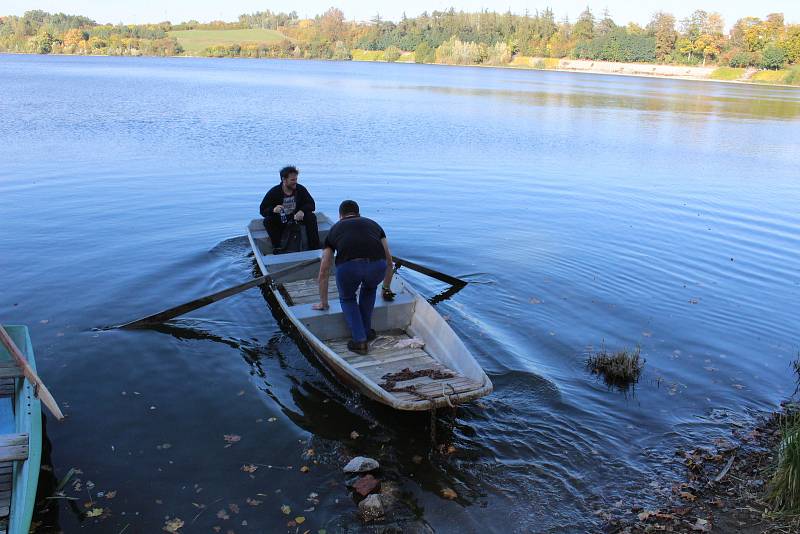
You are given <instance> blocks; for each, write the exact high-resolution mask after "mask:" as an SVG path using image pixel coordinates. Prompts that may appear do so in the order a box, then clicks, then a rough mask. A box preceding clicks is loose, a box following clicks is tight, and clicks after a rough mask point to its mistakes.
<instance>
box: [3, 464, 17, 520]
mask: <svg viewBox="0 0 800 534" xmlns="http://www.w3.org/2000/svg"><path fill="white" fill-rule="evenodd" d="M13 476H14V464H12V463H11V462H4V463H0V518H3V519H6V523H5V525H3V524H2V523H0V532H4V531H5V530H6V529H7V528H8V520H7V517H8V513H9V510H10V509H11V484H12V480H13Z"/></svg>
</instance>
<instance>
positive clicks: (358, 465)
mask: <svg viewBox="0 0 800 534" xmlns="http://www.w3.org/2000/svg"><path fill="white" fill-rule="evenodd" d="M380 466H381V465H380V464H379V463H378V461H377V460H373V459H372V458H367V457H366V456H356V457H355V458H353V459H352V460H350V461H349V462H348V463H347V465H346V466H344V468H343V469H344V472H345V473H366V472H368V471H374V470H376V469H378V468H379V467H380Z"/></svg>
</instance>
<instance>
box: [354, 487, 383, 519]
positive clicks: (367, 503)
mask: <svg viewBox="0 0 800 534" xmlns="http://www.w3.org/2000/svg"><path fill="white" fill-rule="evenodd" d="M358 511H359V513H360V514H361V519H363V520H364V522H365V523H369V522H370V521H374V520H376V519H380V518H381V517H383V514H384V512H383V502H382V501H381V497H380V495H374V494H373V495H370V496H369V497H367V498H366V499H364V500H363V501H361V502H360V503H358Z"/></svg>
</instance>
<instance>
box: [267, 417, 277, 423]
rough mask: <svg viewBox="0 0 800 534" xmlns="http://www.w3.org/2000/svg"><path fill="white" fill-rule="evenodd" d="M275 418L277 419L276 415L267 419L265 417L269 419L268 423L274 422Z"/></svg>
mask: <svg viewBox="0 0 800 534" xmlns="http://www.w3.org/2000/svg"><path fill="white" fill-rule="evenodd" d="M277 420H278V418H277V417H270V418H269V419H267V421H269V422H270V423H274V422H275V421H277Z"/></svg>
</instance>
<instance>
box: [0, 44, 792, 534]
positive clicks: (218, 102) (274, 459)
mask: <svg viewBox="0 0 800 534" xmlns="http://www.w3.org/2000/svg"><path fill="white" fill-rule="evenodd" d="M0 95H1V96H0V116H2V117H3V120H2V122H1V123H0V161H2V165H0V199H1V200H0V268H1V269H2V274H3V277H4V283H3V288H2V291H0V315H1V316H2V320H3V322H5V323H27V324H29V325H30V326H31V329H32V336H33V341H34V345H35V348H36V354H37V363H38V367H39V369H40V371H41V374H42V376H43V378H44V379H45V381H46V382H47V383H48V385H49V386H50V389H51V391H52V392H53V394H54V395H55V397H56V398H57V399H58V400H59V401H60V402H61V403H62V405H63V406H64V411H65V412H66V413H67V414H68V418H67V420H66V421H65V422H63V423H55V422H53V421H49V424H48V433H49V437H50V439H51V441H52V445H53V448H52V460H53V465H54V469H55V474H56V476H59V477H60V476H63V475H64V474H65V473H66V471H67V470H68V469H69V468H70V467H76V468H79V469H80V470H81V471H82V474H80V475H79V476H78V478H80V480H81V486H80V490H79V491H77V490H76V489H75V487H74V485H73V484H70V486H69V488H70V493H69V494H70V495H71V496H75V497H78V498H79V499H80V500H78V501H75V502H74V503H73V506H70V505H68V503H66V502H62V503H61V505H60V507H59V508H58V510H57V511H56V512H54V513H51V514H50V515H47V516H44V517H43V518H41V519H42V521H43V522H44V523H45V524H46V525H55V524H57V525H58V526H59V527H60V528H62V529H64V531H66V532H76V531H77V530H78V529H79V528H81V529H82V531H85V532H120V531H122V530H123V529H126V528H127V530H125V531H126V532H128V533H134V532H154V531H159V530H160V529H161V527H162V526H163V525H164V522H165V520H166V519H167V518H174V517H179V518H181V519H182V520H184V521H185V523H186V526H185V527H184V531H186V532H208V531H210V529H211V528H212V527H215V526H219V527H221V528H222V529H223V531H226V530H228V529H230V530H234V531H235V532H238V533H241V532H265V531H266V532H280V531H283V530H288V531H291V532H294V531H295V529H296V527H287V521H289V520H291V519H293V518H294V517H296V516H303V517H304V518H305V521H304V523H303V524H302V525H301V526H300V532H302V531H303V530H305V529H306V528H308V529H311V531H312V532H316V531H317V530H318V529H326V530H327V531H328V532H339V531H342V530H350V531H354V532H355V531H359V530H360V528H361V527H360V526H359V525H360V524H359V522H358V520H357V518H356V516H355V510H356V508H355V505H354V504H353V503H352V501H351V500H350V499H349V497H348V495H347V491H346V489H345V487H344V481H345V478H344V476H343V474H342V473H341V471H340V467H341V465H342V464H343V463H344V461H346V459H347V458H348V457H349V455H354V454H368V455H372V456H374V457H376V458H378V459H379V460H380V461H381V462H382V463H383V465H384V466H385V469H384V477H385V478H386V479H390V480H393V481H394V482H396V483H397V484H398V486H399V488H400V490H401V492H402V496H403V499H404V501H405V502H406V506H405V507H404V510H405V511H404V514H405V516H404V517H403V519H405V520H411V519H417V520H419V521H422V522H425V523H427V524H429V525H430V526H431V527H432V528H433V529H435V530H436V531H437V532H487V531H496V532H509V531H513V532H564V531H569V532H582V531H593V530H598V529H600V528H601V527H602V523H601V520H600V519H599V518H598V516H597V515H595V513H594V512H595V511H596V510H598V509H610V508H613V506H614V503H617V502H619V501H622V502H623V503H624V506H626V507H628V506H632V505H634V504H640V505H652V504H653V503H655V502H658V500H659V499H661V498H663V497H664V495H661V494H660V493H659V492H662V491H664V490H663V489H662V488H669V487H670V483H671V481H672V480H673V479H674V477H676V476H680V475H681V474H682V468H681V466H680V463H679V461H678V459H677V458H675V457H674V453H675V451H676V449H680V448H682V447H687V446H693V445H694V444H697V443H701V444H711V443H712V442H713V440H714V439H716V438H718V437H726V436H729V435H730V430H731V428H732V425H733V424H734V423H736V424H745V425H746V424H748V423H749V421H750V420H751V419H752V418H753V417H755V416H756V415H757V414H758V413H759V412H761V411H763V410H769V409H771V408H773V407H774V406H775V405H776V404H777V403H778V402H779V401H780V400H782V399H783V398H785V397H786V396H788V395H789V394H791V393H792V391H793V386H794V382H793V376H792V374H791V371H790V367H789V363H790V361H791V360H792V359H794V358H795V357H797V355H798V350H800V342H798V338H797V331H798V329H799V327H800V321H798V319H797V313H796V304H797V302H798V296H799V295H798V290H799V287H800V277H799V276H798V271H797V265H798V263H800V238H798V230H800V215H798V210H797V205H798V201H800V185H798V180H797V175H798V168H799V167H798V165H799V164H800V151H798V145H797V139H800V92H798V91H797V90H793V89H788V88H778V87H759V86H743V85H733V84H716V83H700V82H693V81H677V80H661V79H646V78H630V77H616V76H601V75H588V74H573V73H559V72H536V71H513V70H499V69H474V68H454V67H439V66H420V65H390V64H359V63H337V62H313V61H280V60H275V61H266V60H264V61H250V60H213V59H177V58H176V59H156V58H97V57H38V56H0ZM286 164H296V165H298V166H299V167H300V168H301V171H302V172H301V175H300V181H301V183H303V184H305V185H306V186H307V187H308V188H309V189H310V190H311V192H312V193H313V194H314V196H315V197H316V199H317V205H318V207H319V209H320V210H322V211H325V212H327V213H329V214H330V213H333V212H335V210H336V207H337V206H338V203H339V202H340V201H341V200H343V199H344V198H353V199H356V200H357V201H358V202H359V203H360V204H361V206H362V212H363V213H364V214H365V215H367V216H370V217H372V218H374V219H376V220H377V221H379V222H380V223H381V224H382V225H383V227H384V228H385V229H386V231H387V234H388V236H389V240H390V243H391V245H392V247H393V251H394V252H395V254H396V255H398V256H402V257H407V258H409V259H412V260H414V261H417V262H419V263H423V264H427V265H431V266H434V267H435V268H438V269H439V270H441V271H444V272H447V273H451V274H454V275H457V276H461V277H464V278H466V279H468V280H469V281H470V282H471V283H470V284H469V285H468V286H467V287H466V288H465V289H463V290H462V291H461V292H459V293H458V294H457V295H455V296H454V297H452V298H451V299H449V300H446V301H443V302H441V303H439V304H438V305H437V307H438V309H439V311H440V312H441V313H442V314H443V315H445V316H447V318H448V320H449V321H450V324H451V325H452V326H453V328H454V329H455V330H456V331H457V332H458V333H459V334H460V335H461V336H462V338H463V339H464V340H465V342H466V344H467V345H468V347H469V348H470V350H472V351H473V353H474V354H475V356H476V358H477V359H478V360H479V362H480V363H481V364H482V365H483V366H484V367H485V369H486V370H487V372H488V373H489V375H490V377H491V379H492V381H493V382H494V384H495V392H494V393H493V394H492V395H491V396H489V397H487V398H485V399H483V400H482V401H480V402H476V403H472V404H470V405H468V406H465V407H462V408H461V409H459V410H458V412H457V415H456V417H455V418H454V419H448V418H441V419H440V426H441V428H440V429H439V437H440V439H441V440H443V441H445V442H447V443H451V444H452V445H453V446H454V448H455V452H452V453H451V454H448V455H444V456H443V455H438V454H430V453H431V443H430V440H429V428H428V421H427V419H426V418H425V417H424V416H423V417H420V416H413V415H405V414H396V413H392V412H391V411H388V410H386V409H383V408H381V407H379V406H376V405H375V404H374V403H371V402H368V401H366V400H365V399H363V398H361V397H358V396H356V395H353V394H352V393H350V392H348V391H347V390H344V389H343V388H341V387H340V386H339V385H338V384H337V383H336V382H335V381H333V380H331V378H330V377H329V376H328V375H326V374H325V373H324V372H323V371H321V370H320V368H319V367H318V366H317V365H316V364H315V363H314V362H313V360H309V358H308V355H307V354H306V353H305V352H304V349H303V347H302V346H299V345H298V343H297V342H296V340H295V339H293V338H292V337H291V336H290V335H289V333H288V331H287V330H285V329H284V328H282V326H281V324H280V323H279V322H278V321H277V320H276V318H275V317H274V316H273V315H272V313H271V312H270V309H269V305H268V303H267V301H266V300H265V298H264V296H263V295H262V293H260V292H259V291H258V290H253V291H250V292H247V293H244V294H241V295H238V296H236V297H233V298H230V299H228V300H225V301H223V302H220V303H217V304H214V305H212V306H209V307H207V308H204V309H201V310H198V311H196V312H194V313H192V314H190V315H189V316H187V317H183V318H181V319H179V320H177V321H175V322H174V323H173V324H172V325H171V326H169V327H165V328H162V329H158V330H144V331H133V332H123V331H103V330H100V331H98V330H96V329H98V328H102V327H105V326H107V325H113V324H119V323H121V322H125V321H127V320H132V319H134V318H137V317H140V316H143V315H146V314H149V313H152V312H154V311H157V310H159V309H162V308H165V307H168V306H171V305H174V304H178V303H180V302H183V301H186V300H189V299H191V298H194V297H197V296H199V295H202V294H205V293H208V292H211V291H214V290H219V289H222V288H224V287H227V286H230V285H234V284H236V283H238V282H240V281H244V280H247V279H248V278H250V277H252V276H253V273H254V263H253V259H252V256H251V255H250V251H249V249H248V245H247V241H246V239H244V238H243V237H242V236H243V235H244V228H245V226H246V224H247V222H248V221H249V220H250V219H251V218H254V217H256V216H258V213H257V209H258V204H259V202H260V200H261V197H262V195H263V194H264V192H265V191H266V190H267V188H269V187H270V186H272V185H274V184H275V183H277V171H278V169H279V168H280V167H282V166H283V165H286ZM408 276H409V278H410V279H412V280H413V282H414V283H415V284H416V285H417V286H418V287H419V288H420V289H421V290H422V291H423V292H425V294H427V295H430V296H434V295H436V294H438V293H439V292H441V291H443V290H445V289H446V287H444V286H442V285H441V284H439V283H438V282H433V281H430V280H428V279H425V278H423V277H419V276H416V275H413V273H412V274H408ZM603 344H604V345H605V346H606V347H607V348H609V349H611V350H615V349H620V348H623V347H629V348H632V347H635V346H639V347H641V351H642V355H643V356H644V357H645V358H646V360H647V363H646V366H645V371H644V374H643V377H642V379H641V380H640V382H639V384H638V385H637V386H636V388H635V389H634V390H630V391H627V392H620V391H617V390H613V389H609V388H607V387H606V386H605V385H604V384H603V383H602V381H599V380H598V379H596V378H595V377H593V376H591V375H590V374H589V373H588V372H587V371H586V369H585V365H584V363H585V358H586V355H587V352H588V351H590V350H592V349H597V348H599V347H600V346H601V345H603ZM354 430H355V431H356V432H358V434H359V435H360V436H359V437H358V438H356V439H353V438H351V437H350V435H351V432H352V431H354ZM226 435H236V436H240V437H241V439H240V440H239V441H238V442H236V443H233V444H232V445H231V446H229V447H226V445H227V444H228V443H227V442H226V440H225V436H226ZM310 449H311V450H312V452H311V453H309V450H310ZM415 456H421V457H422V461H421V462H420V460H419V458H415ZM418 462H419V463H418ZM251 464H252V465H255V466H256V467H257V468H258V469H257V470H256V471H255V472H252V473H248V472H245V471H242V469H241V468H242V466H243V465H251ZM304 465H305V466H309V467H310V471H309V472H308V473H305V474H304V473H301V472H300V468H301V466H304ZM269 466H271V467H269ZM89 481H91V484H89ZM73 482H74V481H73ZM90 486H91V487H90ZM443 488H452V489H454V490H455V491H456V493H457V494H458V498H457V499H455V500H453V501H450V500H446V499H443V498H442V497H440V491H441V490H442V489H443ZM109 491H113V492H116V494H114V495H115V496H114V498H113V499H108V498H107V497H106V494H107V492H109ZM666 491H668V489H667V490H666ZM101 492H102V495H103V496H100V497H98V493H101ZM311 493H316V494H317V497H309V495H310V494H311ZM248 499H250V501H249V502H250V504H248ZM309 499H311V500H309ZM316 501H318V502H316ZM86 502H91V503H93V504H90V508H88V509H91V508H92V507H102V508H103V509H104V511H105V513H106V515H105V516H103V517H102V518H100V519H93V518H84V517H83V516H82V512H84V511H85V510H87V508H85V504H84V503H86ZM253 503H258V504H256V505H253ZM284 504H285V505H288V506H290V507H291V509H292V513H291V514H290V515H289V516H287V515H284V514H283V513H282V511H281V505H284ZM222 510H225V513H219V512H220V511H222ZM236 510H238V512H236ZM225 516H227V517H228V519H225Z"/></svg>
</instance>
